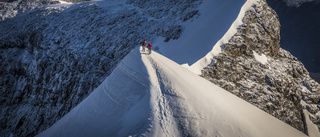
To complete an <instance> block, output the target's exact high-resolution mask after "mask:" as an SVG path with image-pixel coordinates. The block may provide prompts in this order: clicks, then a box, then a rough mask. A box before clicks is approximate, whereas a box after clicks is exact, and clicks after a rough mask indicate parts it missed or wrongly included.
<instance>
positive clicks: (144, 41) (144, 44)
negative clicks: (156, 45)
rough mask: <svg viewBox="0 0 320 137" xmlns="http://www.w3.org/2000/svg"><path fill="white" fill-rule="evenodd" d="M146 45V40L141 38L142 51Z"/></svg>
mask: <svg viewBox="0 0 320 137" xmlns="http://www.w3.org/2000/svg"><path fill="white" fill-rule="evenodd" d="M146 45H147V41H146V40H143V42H142V43H141V46H142V51H143V52H145V48H146Z"/></svg>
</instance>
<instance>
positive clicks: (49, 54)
mask: <svg viewBox="0 0 320 137" xmlns="http://www.w3.org/2000/svg"><path fill="white" fill-rule="evenodd" d="M139 2H140V1H139V0H136V1H133V0H130V1H128V2H126V1H94V2H84V3H78V4H70V3H68V4H54V5H49V6H44V7H42V8H37V9H35V10H32V11H29V12H26V13H23V14H18V15H17V16H16V17H14V18H11V19H7V20H4V21H3V22H1V23H0V52H1V57H0V58H1V62H2V64H1V66H0V69H1V70H2V71H1V73H0V79H1V81H0V89H1V91H3V92H1V102H2V103H1V108H4V109H1V116H0V121H1V129H0V130H1V132H0V136H9V135H10V134H11V133H12V134H13V135H17V136H33V135H35V134H36V133H38V132H40V131H42V130H44V129H46V128H47V127H49V126H50V125H52V124H53V123H54V122H55V121H57V120H58V119H60V118H61V117H62V116H63V115H64V114H66V113H67V112H69V111H70V110H71V108H73V107H74V106H75V105H77V104H78V103H79V102H80V101H82V99H84V98H85V97H86V96H87V95H88V94H89V93H91V92H92V91H93V90H94V89H95V88H96V87H97V86H98V85H99V84H100V83H101V82H102V81H103V80H104V79H105V78H106V77H107V76H108V75H109V74H110V73H111V72H112V70H113V69H114V67H115V66H116V65H117V64H118V63H119V62H120V61H121V60H122V58H123V57H124V56H125V55H127V54H128V53H129V51H130V50H131V49H133V48H134V47H135V46H137V45H139V44H140V42H141V41H142V40H143V39H147V40H148V41H152V40H154V39H155V38H156V37H164V38H166V39H167V40H170V39H177V38H179V36H180V34H181V33H182V31H183V26H182V25H181V23H182V22H184V21H186V20H188V19H191V18H193V17H194V16H195V15H194V14H193V13H195V11H196V10H197V9H196V7H197V5H199V4H200V1H188V2H175V1H167V2H164V3H165V5H153V3H151V2H149V3H146V4H147V5H145V6H146V7H143V8H140V7H139V6H137V5H139V4H137V3H139ZM182 7H183V8H182Z"/></svg>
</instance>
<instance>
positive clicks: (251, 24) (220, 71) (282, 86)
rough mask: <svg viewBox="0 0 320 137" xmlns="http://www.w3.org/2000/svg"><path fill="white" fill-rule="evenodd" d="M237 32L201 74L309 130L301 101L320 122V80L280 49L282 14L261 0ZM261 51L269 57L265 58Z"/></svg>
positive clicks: (244, 19) (280, 117)
mask: <svg viewBox="0 0 320 137" xmlns="http://www.w3.org/2000/svg"><path fill="white" fill-rule="evenodd" d="M243 21H244V24H243V25H242V26H240V27H239V29H238V32H237V33H236V34H235V35H234V36H233V37H232V39H230V40H229V42H228V43H226V44H224V45H222V46H221V47H222V53H220V54H219V55H218V56H215V57H214V58H213V65H211V66H209V67H207V68H206V69H205V70H204V71H203V74H202V76H204V77H205V78H207V79H208V80H210V81H212V82H213V83H215V84H218V85H220V86H221V87H223V88H224V89H226V90H228V91H230V92H232V93H234V94H235V95H237V96H239V97H241V98H243V99H244V100H247V101H248V102H250V103H252V104H254V105H255V106H257V107H258V108H260V109H262V110H264V111H266V112H268V113H269V114H271V115H273V116H275V117H277V118H278V119H280V120H282V121H284V122H286V123H288V124H290V125H291V126H293V127H295V128H297V129H298V130H300V131H304V132H307V129H306V128H305V127H306V125H305V124H306V123H304V121H305V120H304V117H303V115H304V114H303V107H302V106H301V104H300V102H301V100H304V101H306V102H307V103H308V104H307V110H308V111H309V112H310V114H311V115H310V117H311V120H312V122H313V123H314V124H317V125H318V127H320V124H319V123H320V117H319V113H318V112H319V103H320V102H319V97H320V85H319V84H318V83H317V82H315V81H314V80H313V79H312V78H310V76H309V73H308V71H307V70H306V69H305V68H304V66H303V64H302V63H301V62H300V61H298V59H297V58H295V57H294V56H292V55H291V54H290V53H289V52H287V51H285V50H283V49H281V48H280V23H279V19H278V16H277V14H276V13H275V11H273V10H272V9H271V8H270V7H269V6H268V5H267V3H266V2H265V0H261V1H260V2H258V4H257V5H255V6H254V7H253V8H252V9H251V10H249V11H247V12H246V15H245V17H244V18H243ZM257 56H264V60H267V62H264V63H261V60H259V59H258V60H257Z"/></svg>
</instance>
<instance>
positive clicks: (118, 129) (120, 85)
mask: <svg viewBox="0 0 320 137" xmlns="http://www.w3.org/2000/svg"><path fill="white" fill-rule="evenodd" d="M116 135H117V136H130V135H132V136H138V135H142V136H213V135H215V136H246V137H250V136H252V137H257V136H259V137H263V136H266V137H270V136H272V137H276V136H279V137H284V136H290V137H295V136H297V137H303V136H305V135H304V134H303V133H302V132H299V131H298V130H296V129H294V128H292V127H290V126H289V125H287V124H285V123H283V122H282V121H280V120H278V119H276V118H274V117H272V116H270V115H269V114H267V113H265V112H263V111H261V110H259V109H258V108H256V107H254V106H252V105H250V104H249V103H247V102H245V101H244V100H241V99H240V98H238V97H236V96H234V95H232V94H231V93H229V92H227V91H225V90H224V89H222V88H219V87H217V86H215V85H214V84H212V83H210V82H209V81H207V80H205V79H203V78H201V77H199V76H198V75H196V74H194V73H192V72H190V71H189V70H187V69H186V68H184V67H182V66H180V65H179V64H177V63H175V62H173V61H171V60H169V59H168V58H166V57H164V56H162V55H160V54H158V53H155V52H154V53H152V54H151V55H147V54H145V53H140V52H139V49H138V48H136V49H134V50H133V51H131V52H130V53H129V55H127V56H126V57H125V58H124V59H123V60H122V61H121V63H120V64H119V65H118V66H117V68H116V69H115V70H114V72H113V73H112V74H111V75H110V76H109V77H108V78H107V79H106V80H105V81H104V82H103V83H102V84H101V85H100V86H99V87H98V88H97V89H96V90H94V91H93V92H92V94H90V96H88V97H87V98H86V99H85V100H84V101H83V102H81V103H80V104H79V105H78V106H76V107H75V108H74V109H73V110H71V111H70V112H69V113H68V114H67V115H65V116H64V117H63V118H62V119H61V120H59V121H58V122H57V123H55V124H54V125H53V126H52V127H51V128H49V129H47V130H46V131H44V132H42V133H41V134H39V135H38V136H40V137H41V136H45V137H49V136H116Z"/></svg>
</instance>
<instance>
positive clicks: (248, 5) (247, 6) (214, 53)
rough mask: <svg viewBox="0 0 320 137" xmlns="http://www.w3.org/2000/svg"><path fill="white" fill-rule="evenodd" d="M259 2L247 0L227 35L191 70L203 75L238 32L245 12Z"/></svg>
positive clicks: (191, 67)
mask: <svg viewBox="0 0 320 137" xmlns="http://www.w3.org/2000/svg"><path fill="white" fill-rule="evenodd" d="M257 1H258V0H247V1H246V3H245V4H244V5H243V6H242V8H241V10H240V13H239V15H238V17H237V19H236V20H235V21H234V22H233V24H232V25H231V27H230V28H229V30H228V31H227V33H225V34H224V36H223V37H222V38H221V39H220V40H219V41H218V42H217V43H216V44H215V45H214V46H213V48H212V50H211V51H210V52H209V53H208V54H207V55H206V56H205V57H203V58H201V59H200V60H198V61H197V62H196V63H194V64H192V65H191V66H190V70H191V71H192V72H194V73H196V74H198V75H200V74H201V70H202V69H203V68H205V67H207V66H208V65H210V64H211V63H212V59H213V58H214V56H217V55H218V54H219V53H221V46H222V45H223V44H225V43H227V42H228V41H229V40H230V39H231V37H232V36H233V35H234V34H235V33H236V32H237V28H238V27H239V26H240V25H242V24H243V21H242V19H243V18H244V16H245V12H246V11H248V10H250V9H251V8H252V6H254V5H256V4H257Z"/></svg>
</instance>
